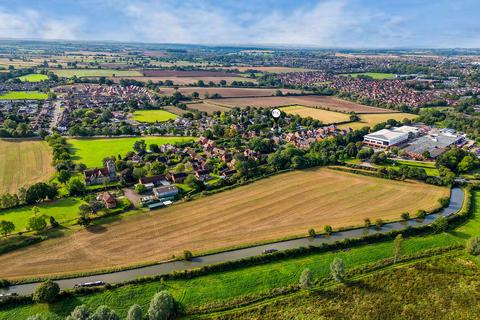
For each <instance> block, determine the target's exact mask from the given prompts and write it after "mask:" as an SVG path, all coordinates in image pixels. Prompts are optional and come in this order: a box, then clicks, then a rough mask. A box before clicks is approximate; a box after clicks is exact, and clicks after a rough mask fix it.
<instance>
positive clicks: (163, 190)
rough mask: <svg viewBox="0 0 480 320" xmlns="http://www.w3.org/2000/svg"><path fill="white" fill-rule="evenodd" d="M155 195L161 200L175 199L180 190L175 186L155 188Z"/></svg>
mask: <svg viewBox="0 0 480 320" xmlns="http://www.w3.org/2000/svg"><path fill="white" fill-rule="evenodd" d="M153 194H154V195H155V196H156V197H157V198H159V199H162V198H170V197H175V196H176V195H177V194H178V188H177V187H175V186H161V187H158V188H154V189H153Z"/></svg>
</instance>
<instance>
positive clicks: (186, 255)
mask: <svg viewBox="0 0 480 320" xmlns="http://www.w3.org/2000/svg"><path fill="white" fill-rule="evenodd" d="M192 258H193V253H192V252H191V251H188V250H185V251H183V259H184V260H190V259H192Z"/></svg>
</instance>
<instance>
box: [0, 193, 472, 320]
mask: <svg viewBox="0 0 480 320" xmlns="http://www.w3.org/2000/svg"><path fill="white" fill-rule="evenodd" d="M479 203H480V192H475V193H474V205H475V215H474V216H473V217H472V218H471V219H470V220H469V221H468V222H467V223H466V224H464V225H463V226H461V227H459V228H457V229H456V230H455V231H452V232H449V233H441V234H436V235H428V236H423V237H412V238H407V239H406V240H405V241H404V244H403V251H402V254H414V253H418V252H420V251H423V250H427V249H433V248H440V247H446V246H450V245H453V244H458V243H463V242H464V241H465V239H468V238H469V237H470V236H472V235H478V234H479V232H480V207H479V205H478V204H479ZM392 252H393V247H392V242H391V241H388V242H381V243H375V244H371V245H366V246H361V247H356V248H352V249H350V250H348V251H339V252H327V253H320V254H311V255H307V256H304V257H298V258H290V259H284V260H281V261H277V262H272V263H267V264H263V265H258V266H253V267H246V268H240V269H237V270H232V271H226V272H218V273H215V274H211V275H207V276H201V277H196V278H192V279H186V280H173V281H170V280H169V281H165V282H164V283H163V284H162V283H161V282H158V281H155V282H151V283H145V284H139V285H128V286H124V287H121V288H117V289H114V290H109V291H105V292H102V293H95V294H90V295H87V296H79V297H71V298H66V299H63V300H62V301H60V302H57V303H55V304H52V305H50V306H47V305H21V306H18V307H13V308H9V309H6V310H5V311H3V312H0V319H1V320H7V319H17V318H18V319H23V318H26V317H28V316H29V315H32V314H36V313H42V314H43V315H45V316H47V315H48V320H60V319H63V318H62V317H63V316H65V315H67V314H68V313H69V312H70V311H71V310H72V309H73V308H74V307H75V306H76V305H80V304H87V305H88V306H89V307H90V308H92V309H93V308H96V307H98V306H100V305H103V304H106V305H108V306H109V307H111V308H113V309H115V311H117V312H118V313H119V314H120V315H121V316H125V315H126V312H127V311H128V308H129V307H130V306H131V305H132V304H134V303H138V304H140V306H141V307H142V309H143V311H144V312H146V310H147V309H148V304H149V301H150V299H151V297H152V296H153V295H154V294H155V293H156V292H158V291H160V290H163V289H167V290H168V291H170V292H171V293H172V294H173V295H174V297H175V299H177V300H178V301H180V302H181V303H182V304H184V305H185V306H186V307H187V309H188V308H192V307H198V306H205V305H207V304H209V303H222V302H227V301H228V300H231V299H237V298H240V297H242V296H244V295H246V294H255V293H261V292H266V291H268V290H270V289H273V288H279V287H284V286H288V285H291V284H296V283H298V279H299V276H300V274H301V272H302V271H303V270H304V269H305V268H309V269H310V270H312V272H313V273H314V275H315V278H317V279H318V278H323V277H326V276H328V275H329V272H330V271H329V265H330V263H331V261H332V260H333V259H334V257H337V256H338V257H340V258H341V259H342V260H343V261H344V262H345V264H346V267H347V269H349V268H352V267H358V266H362V265H366V264H369V263H373V262H375V261H379V260H382V259H386V258H390V257H392ZM461 266H462V268H463V267H468V266H471V264H470V263H462V264H461ZM458 270H459V269H457V271H458ZM433 274H438V275H440V274H445V275H448V274H452V272H451V271H450V272H442V273H433ZM414 279H415V278H411V280H412V281H413V280H414ZM385 280H388V279H385ZM418 280H421V279H418ZM385 283H386V281H383V282H382V285H381V288H383V289H382V290H380V289H379V291H378V292H379V293H380V292H383V291H384V289H386V288H391V287H392V286H385ZM432 283H433V284H435V283H437V282H436V281H434V282H432ZM399 284H400V283H399ZM477 286H478V285H477ZM412 287H415V288H416V287H417V282H415V281H413V283H411V286H410V287H409V289H410V290H411V288H412ZM462 292H463V291H462ZM348 297H350V295H348ZM402 301H405V299H403V300H402ZM415 301H416V300H415ZM351 303H352V301H350V300H349V301H348V303H347V305H349V304H351ZM368 308H369V310H370V309H371V304H368ZM360 318H361V317H360Z"/></svg>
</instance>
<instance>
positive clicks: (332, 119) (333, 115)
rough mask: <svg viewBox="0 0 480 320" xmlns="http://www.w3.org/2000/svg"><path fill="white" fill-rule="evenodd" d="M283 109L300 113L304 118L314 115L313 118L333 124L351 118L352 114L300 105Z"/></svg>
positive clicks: (296, 113)
mask: <svg viewBox="0 0 480 320" xmlns="http://www.w3.org/2000/svg"><path fill="white" fill-rule="evenodd" d="M281 110H282V111H285V112H286V113H288V114H295V115H298V116H300V117H302V118H307V117H312V118H313V119H317V120H320V121H322V122H323V123H324V124H332V123H338V122H345V121H349V120H350V116H349V115H348V114H345V113H340V112H334V111H328V110H323V109H316V108H309V107H304V106H299V105H295V106H289V107H283V108H281Z"/></svg>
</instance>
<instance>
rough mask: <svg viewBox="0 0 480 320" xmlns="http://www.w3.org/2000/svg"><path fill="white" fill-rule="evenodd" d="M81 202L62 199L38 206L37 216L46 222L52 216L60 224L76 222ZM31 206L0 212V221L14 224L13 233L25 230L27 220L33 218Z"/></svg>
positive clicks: (73, 199) (75, 199) (76, 199)
mask: <svg viewBox="0 0 480 320" xmlns="http://www.w3.org/2000/svg"><path fill="white" fill-rule="evenodd" d="M81 204H82V201H81V200H80V199H78V198H63V199H60V200H57V201H53V202H48V203H45V204H40V205H38V206H37V207H38V209H39V212H38V215H39V216H44V217H45V218H46V220H47V221H48V219H49V217H50V216H52V217H54V218H55V220H57V222H59V223H60V224H65V223H67V224H68V223H69V222H72V221H76V220H77V218H78V211H79V210H78V207H79V206H80V205H81ZM32 208H33V206H26V207H21V208H16V209H10V210H5V211H0V220H7V221H11V222H13V223H14V224H15V232H19V231H25V230H26V229H27V224H28V219H29V218H30V217H32V216H33V211H32Z"/></svg>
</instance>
